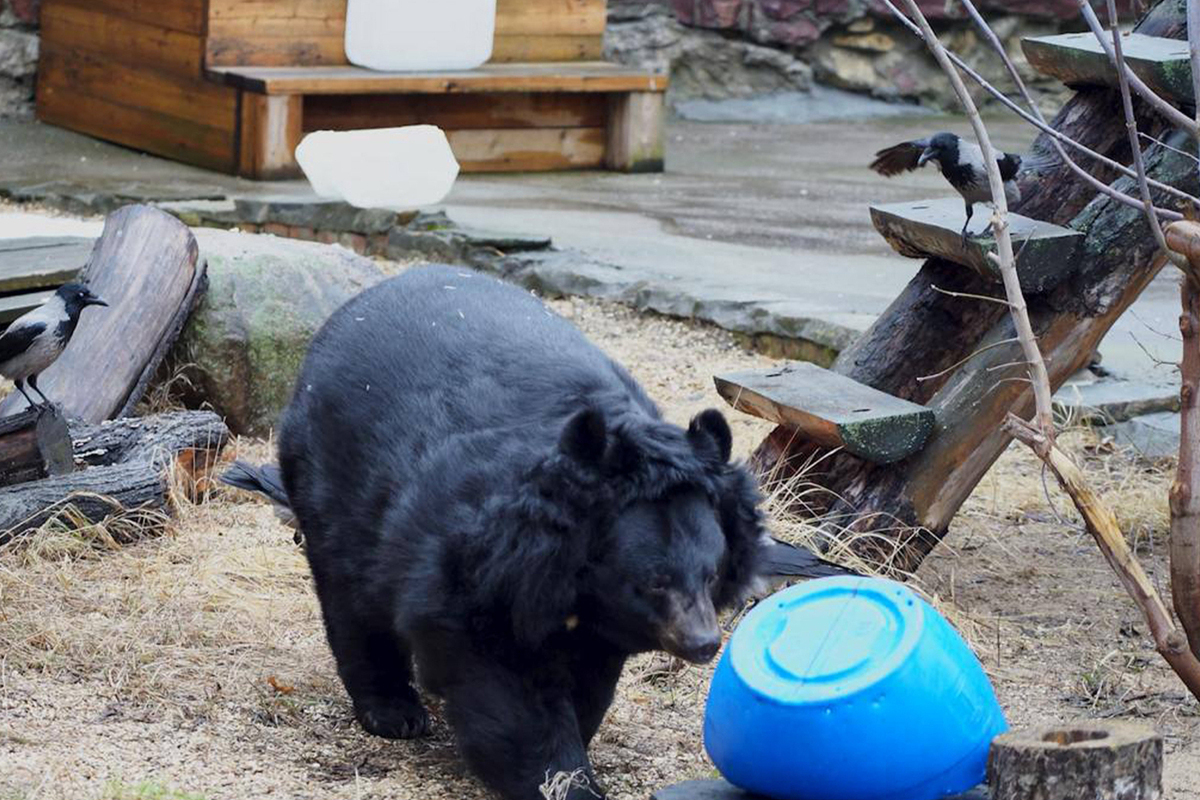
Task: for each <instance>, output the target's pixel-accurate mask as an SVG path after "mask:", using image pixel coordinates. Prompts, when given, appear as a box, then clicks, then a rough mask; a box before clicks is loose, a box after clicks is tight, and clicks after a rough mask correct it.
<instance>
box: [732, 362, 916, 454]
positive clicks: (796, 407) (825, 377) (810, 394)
mask: <svg viewBox="0 0 1200 800" xmlns="http://www.w3.org/2000/svg"><path fill="white" fill-rule="evenodd" d="M715 382H716V385H717V392H718V393H719V394H720V395H721V397H723V398H725V400H726V402H728V403H729V404H730V405H731V406H733V407H734V408H736V409H738V410H739V411H744V412H746V413H747V414H753V415H754V416H756V417H761V418H762V419H766V420H770V421H771V422H775V423H778V424H780V425H783V426H786V427H787V428H789V429H791V430H792V431H793V432H794V433H795V435H796V437H797V438H798V439H799V440H801V441H803V440H807V441H811V442H815V443H817V444H819V445H821V446H823V447H829V448H835V447H837V448H842V449H844V450H845V451H846V452H848V453H853V454H854V455H856V456H859V457H860V458H864V459H866V460H867V461H871V462H874V463H876V464H888V463H891V462H893V461H899V460H900V459H902V458H905V457H907V456H909V455H911V454H912V453H915V452H916V451H917V450H920V449H921V446H922V445H924V444H925V440H926V439H927V438H928V437H929V434H930V432H931V431H932V430H933V421H934V420H933V412H932V411H930V410H929V409H927V408H925V407H924V406H919V405H917V404H916V403H910V402H908V401H907V400H901V399H899V398H897V397H892V396H891V395H888V394H884V393H883V392H880V391H877V390H875V389H872V388H871V387H870V386H864V385H863V384H861V383H858V382H856V381H853V380H851V379H850V378H847V377H845V376H844V375H839V374H837V373H836V372H830V371H829V370H826V369H822V368H821V367H818V366H817V365H816V364H809V363H807V362H804V361H797V362H792V363H789V364H788V365H787V366H784V367H781V368H777V369H770V370H755V371H749V372H737V373H732V374H728V375H721V376H718V377H717V378H716V379H715Z"/></svg>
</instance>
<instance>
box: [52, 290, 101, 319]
mask: <svg viewBox="0 0 1200 800" xmlns="http://www.w3.org/2000/svg"><path fill="white" fill-rule="evenodd" d="M55 294H56V295H58V296H59V297H60V298H61V299H62V301H63V306H64V307H65V308H66V310H67V313H68V314H70V315H71V316H72V317H74V316H76V315H78V314H79V312H80V311H82V310H83V309H84V308H86V307H87V306H106V305H108V303H106V302H104V301H103V300H101V299H100V298H99V297H98V296H96V295H95V294H93V293H92V290H91V289H89V288H87V287H86V286H84V285H83V284H81V283H68V284H65V285H63V286H60V287H59V288H58V291H57V292H55Z"/></svg>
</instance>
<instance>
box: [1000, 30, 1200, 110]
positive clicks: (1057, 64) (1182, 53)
mask: <svg viewBox="0 0 1200 800" xmlns="http://www.w3.org/2000/svg"><path fill="white" fill-rule="evenodd" d="M1021 49H1022V50H1024V51H1025V58H1026V59H1028V60H1029V64H1030V66H1032V67H1033V68H1034V69H1036V70H1037V71H1038V72H1041V73H1042V74H1043V75H1049V76H1050V77H1052V78H1057V79H1058V80H1060V81H1062V82H1063V83H1065V84H1066V85H1068V86H1097V85H1098V86H1116V85H1117V72H1116V70H1115V69H1113V67H1112V62H1111V61H1109V59H1108V56H1107V55H1106V54H1105V52H1104V49H1103V48H1102V47H1100V43H1099V42H1098V41H1096V37H1095V36H1093V35H1092V34H1091V33H1064V34H1061V35H1058V36H1030V37H1028V38H1025V39H1022V40H1021ZM1121 49H1122V50H1123V51H1124V55H1125V60H1126V62H1127V63H1128V64H1129V66H1130V68H1131V69H1132V70H1133V71H1134V73H1136V74H1137V76H1138V77H1139V78H1141V79H1142V80H1143V81H1145V82H1146V85H1148V86H1149V87H1150V88H1151V89H1153V90H1154V91H1155V92H1157V93H1158V94H1161V95H1163V96H1164V97H1167V98H1169V99H1171V100H1173V101H1175V102H1176V103H1181V104H1182V103H1186V104H1190V103H1191V102H1192V71H1191V67H1190V65H1189V59H1188V43H1187V40H1180V39H1164V38H1162V37H1159V36H1145V35H1143V34H1140V33H1130V34H1127V35H1126V36H1123V37H1122V38H1121Z"/></svg>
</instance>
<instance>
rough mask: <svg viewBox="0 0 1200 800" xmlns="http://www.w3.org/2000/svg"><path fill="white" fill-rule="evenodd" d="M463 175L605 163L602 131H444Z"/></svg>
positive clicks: (532, 129) (598, 165) (598, 129)
mask: <svg viewBox="0 0 1200 800" xmlns="http://www.w3.org/2000/svg"><path fill="white" fill-rule="evenodd" d="M446 138H447V139H449V141H450V149H451V150H452V151H454V157H455V158H456V159H458V163H459V166H460V167H461V168H462V170H463V171H464V172H544V171H547V170H562V169H592V168H596V167H600V166H602V165H603V164H604V129H603V128H509V129H503V130H461V131H446Z"/></svg>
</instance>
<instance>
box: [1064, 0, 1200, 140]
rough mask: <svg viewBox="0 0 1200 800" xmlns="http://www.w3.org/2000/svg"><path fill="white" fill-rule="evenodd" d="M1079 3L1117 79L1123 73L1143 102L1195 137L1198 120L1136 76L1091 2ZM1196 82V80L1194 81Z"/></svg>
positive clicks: (1080, 0)
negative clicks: (1105, 28) (1116, 47)
mask: <svg viewBox="0 0 1200 800" xmlns="http://www.w3.org/2000/svg"><path fill="white" fill-rule="evenodd" d="M1077 2H1078V3H1079V13H1080V14H1082V15H1083V19H1084V21H1085V22H1086V23H1087V25H1088V27H1089V28H1090V29H1091V31H1092V34H1093V35H1094V36H1095V37H1096V41H1098V42H1100V46H1101V47H1102V48H1104V52H1105V54H1107V55H1108V60H1109V61H1110V62H1111V63H1112V65H1113V69H1115V70H1116V71H1117V78H1118V80H1119V79H1120V76H1121V73H1125V75H1126V78H1127V80H1128V81H1129V84H1130V86H1132V87H1133V89H1134V91H1136V92H1137V93H1138V95H1140V96H1141V98H1142V99H1143V100H1145V101H1146V102H1147V103H1149V104H1150V105H1151V106H1153V107H1154V110H1155V111H1157V112H1158V113H1159V114H1162V115H1163V116H1164V117H1166V119H1167V121H1169V122H1170V123H1171V124H1172V125H1175V126H1176V127H1179V128H1183V129H1184V130H1185V131H1187V132H1189V133H1190V134H1192V136H1195V135H1196V134H1197V132H1198V131H1200V127H1197V124H1196V120H1194V119H1192V118H1191V117H1189V116H1188V115H1187V114H1184V113H1183V112H1182V111H1180V110H1179V109H1178V108H1176V107H1175V106H1173V105H1171V104H1170V103H1168V102H1167V101H1166V100H1164V99H1163V98H1162V97H1160V96H1159V95H1158V94H1156V93H1155V92H1154V90H1153V89H1151V88H1150V87H1149V86H1147V85H1146V84H1145V82H1144V81H1143V80H1142V79H1141V78H1139V77H1138V76H1137V75H1136V74H1134V73H1133V72H1132V71H1131V70H1129V69H1128V68H1127V67H1128V65H1127V64H1126V63H1125V60H1124V59H1123V58H1120V57H1119V56H1118V55H1117V51H1116V50H1115V49H1114V46H1113V44H1112V42H1110V41H1108V39H1106V38H1105V37H1104V27H1103V26H1102V25H1101V24H1100V18H1099V17H1097V16H1096V12H1095V11H1093V10H1092V5H1091V2H1090V0H1077ZM1193 80H1194V79H1193ZM1198 99H1200V98H1198Z"/></svg>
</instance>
